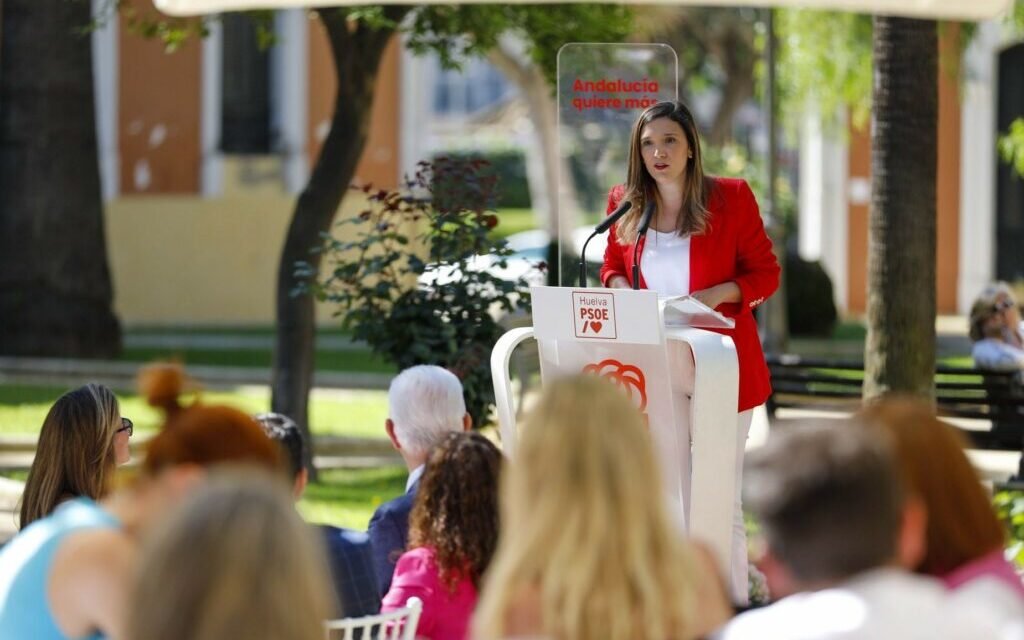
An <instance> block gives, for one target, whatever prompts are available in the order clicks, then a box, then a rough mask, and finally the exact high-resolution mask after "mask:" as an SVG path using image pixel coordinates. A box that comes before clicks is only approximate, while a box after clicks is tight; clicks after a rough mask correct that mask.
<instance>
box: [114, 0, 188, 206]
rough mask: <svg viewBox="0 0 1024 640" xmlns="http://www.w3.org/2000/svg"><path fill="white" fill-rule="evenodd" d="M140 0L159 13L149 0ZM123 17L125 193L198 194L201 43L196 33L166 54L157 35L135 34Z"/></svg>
mask: <svg viewBox="0 0 1024 640" xmlns="http://www.w3.org/2000/svg"><path fill="white" fill-rule="evenodd" d="M136 4H137V5H138V6H142V7H144V8H143V11H148V12H151V13H152V14H153V15H159V14H156V13H155V9H153V8H152V4H151V3H150V2H149V1H148V0H136ZM120 16H121V17H120V24H119V27H118V34H119V41H118V47H119V56H118V57H119V65H118V74H119V88H118V94H119V105H118V141H119V146H120V153H121V192H122V193H124V194H137V193H151V194H156V193H197V192H198V191H199V172H200V160H201V148H200V139H199V122H200V91H201V74H202V72H201V63H202V44H201V43H200V42H199V41H198V39H196V38H192V39H190V40H189V41H188V42H187V43H186V44H185V45H184V46H183V47H182V48H181V49H179V50H178V51H176V52H174V53H171V54H168V53H166V52H165V50H164V45H163V43H162V42H160V40H159V39H158V38H156V39H145V38H143V37H142V36H140V35H137V34H136V33H133V32H132V30H131V29H130V28H129V26H128V25H127V24H126V23H127V21H126V19H125V18H124V13H123V12H122V13H121V14H120ZM147 176H148V179H147Z"/></svg>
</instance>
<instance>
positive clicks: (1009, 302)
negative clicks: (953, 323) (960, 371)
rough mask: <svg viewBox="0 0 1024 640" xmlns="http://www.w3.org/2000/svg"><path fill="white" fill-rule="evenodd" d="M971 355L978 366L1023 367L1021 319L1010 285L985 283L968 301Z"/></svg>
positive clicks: (982, 367) (1023, 330)
mask: <svg viewBox="0 0 1024 640" xmlns="http://www.w3.org/2000/svg"><path fill="white" fill-rule="evenodd" d="M969 334H970V337H971V341H972V342H973V343H974V346H973V347H972V349H971V355H972V356H973V357H974V364H975V365H976V366H977V367H978V368H980V369H993V370H1002V371H1005V370H1010V371H1015V370H1016V371H1021V370H1024V321H1021V317H1020V307H1019V306H1018V305H1017V299H1016V298H1015V297H1014V295H1013V290H1012V289H1011V288H1010V285H1008V284H1006V283H1005V282H996V283H993V284H990V285H989V286H987V287H985V290H984V291H982V292H981V294H980V295H979V296H978V298H977V300H975V301H974V304H973V305H971V316H970V328H969Z"/></svg>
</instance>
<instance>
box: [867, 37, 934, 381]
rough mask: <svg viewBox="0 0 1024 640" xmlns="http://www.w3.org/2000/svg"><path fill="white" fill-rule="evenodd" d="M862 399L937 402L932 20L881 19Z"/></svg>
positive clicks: (876, 46)
mask: <svg viewBox="0 0 1024 640" xmlns="http://www.w3.org/2000/svg"><path fill="white" fill-rule="evenodd" d="M873 57H874V98H873V105H874V107H873V108H874V113H873V122H872V134H871V171H872V174H873V175H872V183H871V184H872V186H871V213H870V217H869V239H868V242H869V247H868V335H867V342H866V345H865V354H864V360H865V371H864V396H865V398H866V399H870V398H874V397H877V396H880V395H882V394H884V393H886V392H890V391H895V392H903V393H911V394H915V395H920V396H924V397H929V398H931V397H934V393H935V388H934V371H935V286H936V285H935V215H936V213H935V179H936V178H935V175H936V170H937V145H936V139H937V124H938V36H937V29H936V25H935V22H932V21H923V20H911V19H906V18H883V17H876V18H875V20H874V55H873Z"/></svg>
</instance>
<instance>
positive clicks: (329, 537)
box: [255, 413, 380, 618]
mask: <svg viewBox="0 0 1024 640" xmlns="http://www.w3.org/2000/svg"><path fill="white" fill-rule="evenodd" d="M255 417H256V420H257V421H258V422H259V423H260V424H261V425H263V430H264V431H266V433H267V435H268V436H269V437H270V439H271V440H273V441H275V442H277V443H278V444H280V445H281V448H282V450H283V453H284V457H285V460H286V461H287V464H288V470H289V472H290V473H291V474H292V477H293V478H294V488H293V492H294V495H295V499H296V500H299V499H300V498H301V497H302V494H303V492H304V491H305V489H306V483H307V482H308V480H309V473H308V472H307V470H306V468H305V467H304V466H303V464H302V460H303V454H304V451H305V448H306V443H305V438H303V436H302V431H301V430H300V429H299V426H298V425H297V424H295V421H294V420H292V419H291V418H289V417H288V416H285V415H281V414H280V413H261V414H259V415H257V416H255ZM313 526H314V527H316V529H317V530H318V532H319V533H320V536H321V538H322V539H323V541H324V544H325V547H326V550H327V559H328V561H329V563H330V570H331V578H332V579H333V581H334V591H335V594H336V595H337V597H338V600H339V603H338V606H337V608H338V612H339V615H341V616H343V617H346V618H351V617H358V616H367V615H372V614H375V613H377V612H378V611H380V596H379V595H378V592H377V576H376V574H375V573H374V570H373V553H372V550H371V547H370V538H369V536H368V535H367V534H366V533H364V532H362V531H353V530H352V529H342V528H340V527H334V526H331V525H327V524H317V525H313Z"/></svg>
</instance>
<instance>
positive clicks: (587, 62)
mask: <svg viewBox="0 0 1024 640" xmlns="http://www.w3.org/2000/svg"><path fill="white" fill-rule="evenodd" d="M677 68H678V65H677V59H676V52H675V51H674V50H673V49H672V47H670V46H668V45H666V44H590V43H574V44H567V45H565V46H563V47H562V48H561V49H560V50H559V52H558V136H559V155H560V158H559V190H558V191H559V198H558V204H557V207H556V211H555V212H554V213H555V214H556V215H557V216H558V217H557V222H558V224H557V229H558V255H559V256H561V259H560V260H559V264H558V265H557V269H558V283H559V285H561V286H578V285H579V284H580V283H579V279H580V253H581V251H582V249H583V244H584V242H585V241H586V239H587V237H588V236H589V235H590V232H591V231H593V230H594V226H595V225H596V224H597V223H598V222H600V221H601V220H602V219H604V217H605V208H606V207H607V204H608V191H609V189H611V188H612V187H613V186H615V185H617V184H622V183H624V182H625V181H626V169H627V166H626V165H627V162H628V160H629V135H630V130H631V128H632V126H633V123H634V122H635V121H636V119H637V117H638V116H639V115H640V113H641V112H643V110H644V109H646V108H647V107H649V106H651V105H653V104H656V103H658V102H661V101H663V100H675V99H676V96H677V95H678V81H679V80H678V78H679V75H678V71H677ZM606 237H607V233H605V234H602V235H601V236H598V237H595V238H594V239H593V240H592V241H591V242H590V244H589V245H588V246H587V262H586V272H587V277H588V280H589V284H590V285H591V286H600V283H599V282H598V280H597V272H598V269H600V266H601V261H602V257H603V256H604V248H605V244H606ZM552 268H555V267H554V266H553V267H552Z"/></svg>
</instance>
